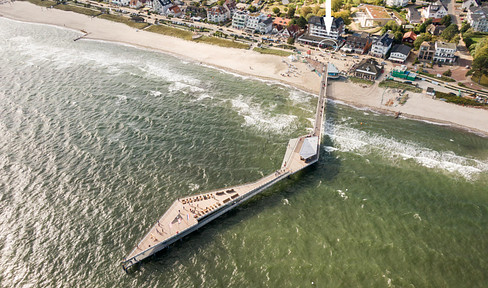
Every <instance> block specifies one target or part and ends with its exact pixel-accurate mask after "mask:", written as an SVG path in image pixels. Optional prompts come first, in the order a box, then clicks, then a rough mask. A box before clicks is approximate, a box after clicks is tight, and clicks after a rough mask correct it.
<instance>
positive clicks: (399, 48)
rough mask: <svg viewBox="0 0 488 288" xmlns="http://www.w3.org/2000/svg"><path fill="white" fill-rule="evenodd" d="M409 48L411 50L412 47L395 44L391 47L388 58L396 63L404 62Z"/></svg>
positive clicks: (408, 53)
mask: <svg viewBox="0 0 488 288" xmlns="http://www.w3.org/2000/svg"><path fill="white" fill-rule="evenodd" d="M410 50H412V47H410V46H407V45H403V44H401V45H398V44H397V45H395V46H393V48H391V53H390V57H389V58H388V60H390V61H393V62H398V63H405V61H406V60H407V58H408V55H410Z"/></svg>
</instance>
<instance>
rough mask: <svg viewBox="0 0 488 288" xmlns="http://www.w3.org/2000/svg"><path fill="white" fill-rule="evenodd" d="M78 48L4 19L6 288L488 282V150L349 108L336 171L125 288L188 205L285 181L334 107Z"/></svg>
mask: <svg viewBox="0 0 488 288" xmlns="http://www.w3.org/2000/svg"><path fill="white" fill-rule="evenodd" d="M79 35H80V33H78V32H76V31H71V30H65V29H60V28H55V27H52V26H46V25H38V24H26V23H20V22H15V21H11V20H7V19H4V18H0V56H1V57H0V251H1V252H0V286H1V287H309V286H316V287H390V286H391V287H482V286H485V287H486V285H488V273H487V271H488V260H487V259H488V232H487V227H488V139H487V138H483V137H480V136H477V135H475V134H472V133H468V132H465V131H460V130H456V129H453V128H451V127H449V126H438V125H432V124H429V123H424V122H420V121H413V120H407V119H397V120H395V119H393V118H392V117H389V116H384V115H380V114H376V113H374V112H370V111H365V110H356V109H353V108H351V107H347V106H344V105H340V104H337V103H333V102H329V103H328V105H327V108H326V113H327V114H326V118H327V119H326V125H325V128H324V129H325V137H324V143H323V145H322V147H321V159H320V161H319V163H317V164H316V165H314V166H313V167H311V168H308V169H306V170H305V171H303V172H301V173H299V174H298V175H295V176H293V177H291V178H290V179H287V180H286V181H283V182H281V183H279V184H277V185H276V186H274V187H272V188H271V189H268V190H266V191H265V192H264V193H262V194H261V195H259V196H257V197H255V198H253V199H252V200H251V201H248V202H247V203H245V204H244V205H242V206H240V207H239V208H238V209H236V210H234V211H232V212H230V213H228V214H226V215H225V216H223V217H221V218H219V219H217V220H215V221H214V222H213V223H212V224H210V225H208V226H206V227H205V228H203V229H200V230H199V231H198V232H196V233H193V234H192V235H190V236H189V237H186V238H185V239H184V240H183V241H181V242H178V243H177V244H175V245H173V246H172V248H171V249H169V250H168V251H164V252H162V253H159V254H157V255H156V256H155V257H153V258H151V259H149V261H145V262H144V263H143V264H142V265H141V266H139V267H138V268H137V269H135V270H134V271H133V272H132V273H131V274H128V275H126V274H125V273H124V272H123V270H122V269H121V267H120V261H121V260H122V259H123V258H124V257H125V256H127V254H128V253H129V252H130V251H131V250H132V248H133V247H134V246H135V245H136V244H137V243H138V241H139V240H140V239H141V237H142V236H143V235H145V233H146V232H147V231H148V230H149V228H150V227H151V226H152V225H153V224H154V223H155V221H157V219H158V218H159V217H160V216H161V215H162V214H163V213H164V212H165V210H166V209H167V208H168V207H169V205H170V204H171V203H172V202H173V201H174V200H175V199H177V198H178V197H182V196H185V195H189V194H194V193H200V192H204V191H207V190H211V189H216V188H222V187H225V186H229V185H237V184H241V183H245V182H249V181H253V180H256V179H258V178H260V177H261V176H263V175H266V174H269V173H272V172H273V171H274V170H276V169H278V167H279V166H280V164H281V161H282V157H283V155H284V152H285V149H286V144H287V141H288V139H289V138H292V137H296V136H299V135H303V134H305V133H307V132H308V131H310V128H311V127H312V126H313V124H312V121H313V120H312V119H313V118H314V113H315V105H316V101H317V97H316V95H311V94H308V93H305V92H302V91H299V90H296V89H293V88H290V87H286V86H282V85H279V84H277V83H272V82H266V81H259V80H256V79H252V78H247V77H240V76H237V75H232V74H228V73H225V72H223V71H219V70H216V69H213V68H211V67H202V66H199V65H196V64H195V63H191V62H186V61H183V60H180V59H177V58H174V57H172V56H169V55H166V54H161V53H157V52H154V51H148V50H141V49H137V48H134V47H129V46H124V45H119V44H114V43H105V42H100V41H90V40H80V41H76V42H74V41H73V39H74V38H76V37H78V36H79ZM318 83H319V79H318V78H317V85H318ZM486 120H487V119H480V121H486Z"/></svg>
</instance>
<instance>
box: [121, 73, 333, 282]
mask: <svg viewBox="0 0 488 288" xmlns="http://www.w3.org/2000/svg"><path fill="white" fill-rule="evenodd" d="M326 91H327V71H324V73H323V74H322V80H321V82H320V93H319V97H318V103H317V110H316V116H315V125H314V129H313V132H312V133H311V134H309V135H305V136H301V137H299V138H294V139H290V141H289V143H288V146H287V149H286V153H285V157H284V158H283V163H282V165H281V168H280V169H279V170H277V171H275V172H273V173H271V174H269V175H267V176H265V177H263V178H261V179H259V180H257V181H256V182H252V183H247V184H243V185H238V186H233V187H227V188H225V189H219V190H215V191H211V192H206V193H202V194H197V195H192V196H187V197H183V198H180V199H178V200H177V201H175V202H173V204H172V205H171V207H169V209H168V210H167V211H166V213H164V215H163V216H162V217H161V218H160V219H159V220H158V221H157V222H156V223H155V224H154V226H153V227H152V228H151V229H150V230H149V233H147V234H146V236H144V238H143V239H142V240H141V241H140V242H139V244H137V246H136V247H135V248H134V249H133V250H132V251H131V252H130V254H129V255H128V256H127V257H126V258H125V259H124V260H123V261H122V268H123V269H124V270H125V271H126V272H127V269H128V268H129V267H131V266H133V265H134V264H136V263H138V262H140V261H141V260H143V259H145V258H147V257H149V256H151V255H153V254H155V253H156V252H158V251H160V250H163V249H164V248H166V247H168V246H169V245H171V244H172V243H174V242H175V241H177V240H179V239H181V238H183V237H184V236H186V235H188V234H190V233H192V232H193V231H195V230H197V229H199V228H201V227H202V226H204V225H205V224H207V223H209V222H210V221H212V220H213V219H215V218H217V217H219V216H220V215H222V214H224V213H226V212H227V211H229V210H231V209H233V208H235V207H236V206H238V205H239V204H240V203H242V202H244V201H246V200H248V199H249V198H251V197H253V196H254V195H256V194H258V193H260V192H261V191H263V190H265V189H266V188H268V187H270V186H272V185H273V184H275V183H277V182H279V181H280V180H282V179H284V178H286V177H288V176H290V175H292V174H294V173H296V172H298V171H300V170H302V169H303V168H305V167H307V166H310V165H312V164H314V163H315V162H317V161H318V159H319V154H320V153H319V152H320V140H321V138H322V124H323V122H324V108H325V103H326V101H327V99H326V98H327V97H326Z"/></svg>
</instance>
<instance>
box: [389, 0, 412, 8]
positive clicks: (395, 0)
mask: <svg viewBox="0 0 488 288" xmlns="http://www.w3.org/2000/svg"><path fill="white" fill-rule="evenodd" d="M407 4H408V0H386V6H397V7H405V6H407Z"/></svg>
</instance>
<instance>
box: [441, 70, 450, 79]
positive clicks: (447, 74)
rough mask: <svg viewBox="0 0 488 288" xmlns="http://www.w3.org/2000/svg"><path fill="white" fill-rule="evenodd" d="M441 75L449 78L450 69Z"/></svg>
mask: <svg viewBox="0 0 488 288" xmlns="http://www.w3.org/2000/svg"><path fill="white" fill-rule="evenodd" d="M442 75H444V76H447V77H451V75H452V71H451V69H448V70H447V71H445V72H444V73H442Z"/></svg>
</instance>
